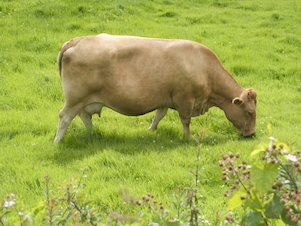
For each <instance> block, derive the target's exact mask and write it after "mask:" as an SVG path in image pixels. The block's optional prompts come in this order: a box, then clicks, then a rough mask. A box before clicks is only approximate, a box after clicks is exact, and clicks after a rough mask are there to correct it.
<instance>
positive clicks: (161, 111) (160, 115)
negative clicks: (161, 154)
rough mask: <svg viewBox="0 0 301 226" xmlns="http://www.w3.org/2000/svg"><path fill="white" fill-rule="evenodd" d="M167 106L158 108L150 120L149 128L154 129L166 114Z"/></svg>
mask: <svg viewBox="0 0 301 226" xmlns="http://www.w3.org/2000/svg"><path fill="white" fill-rule="evenodd" d="M167 110H168V108H159V109H158V110H157V111H156V114H155V116H154V118H153V120H152V123H151V125H150V127H149V130H151V131H155V130H156V129H157V127H158V124H159V122H160V121H161V119H162V118H163V117H164V116H165V115H166V113H167Z"/></svg>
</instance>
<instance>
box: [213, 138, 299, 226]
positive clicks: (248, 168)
mask: <svg viewBox="0 0 301 226" xmlns="http://www.w3.org/2000/svg"><path fill="white" fill-rule="evenodd" d="M239 158H240V156H239V155H238V154H232V153H229V154H227V155H224V156H223V158H222V159H221V160H220V162H219V165H220V167H222V169H223V170H222V179H223V180H224V181H225V183H226V185H227V186H228V188H229V189H228V190H227V191H226V192H225V196H226V197H230V198H229V201H228V210H229V211H233V210H236V209H237V208H239V207H242V208H243V209H244V214H243V216H242V219H241V221H240V224H241V225H273V224H275V225H297V224H299V223H301V167H300V166H301V156H300V152H298V151H293V150H291V149H290V147H289V146H288V145H286V144H284V143H280V142H277V140H276V139H275V138H273V137H270V138H269V143H268V144H267V145H261V146H260V147H259V148H258V149H256V150H254V151H253V152H252V153H251V159H252V165H248V164H247V163H246V161H241V163H240V164H239V163H237V162H238V161H239ZM228 222H229V223H231V220H230V221H228Z"/></svg>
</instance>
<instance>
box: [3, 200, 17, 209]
mask: <svg viewBox="0 0 301 226" xmlns="http://www.w3.org/2000/svg"><path fill="white" fill-rule="evenodd" d="M15 204H16V202H15V201H14V200H4V201H3V206H4V207H5V208H10V207H12V206H14V205H15Z"/></svg>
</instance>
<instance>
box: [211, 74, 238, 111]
mask: <svg viewBox="0 0 301 226" xmlns="http://www.w3.org/2000/svg"><path fill="white" fill-rule="evenodd" d="M242 91H243V88H242V87H240V86H239V85H238V83H237V82H236V81H235V80H234V78H233V77H232V76H231V75H230V74H229V73H228V72H227V71H225V70H223V73H220V74H217V75H216V76H215V81H214V86H213V92H212V94H211V98H210V100H209V101H210V105H211V106H215V107H219V108H221V109H222V110H224V111H226V110H227V108H229V106H230V105H231V103H232V100H233V99H234V98H235V97H239V96H240V94H241V93H242Z"/></svg>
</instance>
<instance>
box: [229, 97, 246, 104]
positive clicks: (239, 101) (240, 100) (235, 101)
mask: <svg viewBox="0 0 301 226" xmlns="http://www.w3.org/2000/svg"><path fill="white" fill-rule="evenodd" d="M232 103H233V104H235V105H242V104H243V103H244V101H243V100H242V99H241V98H239V97H235V98H234V99H233V100H232Z"/></svg>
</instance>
